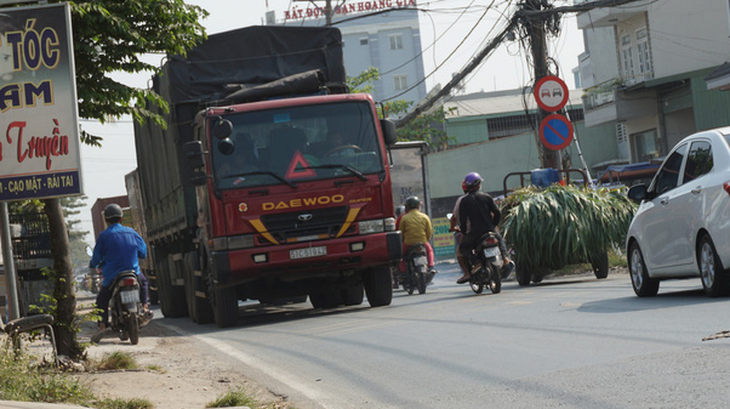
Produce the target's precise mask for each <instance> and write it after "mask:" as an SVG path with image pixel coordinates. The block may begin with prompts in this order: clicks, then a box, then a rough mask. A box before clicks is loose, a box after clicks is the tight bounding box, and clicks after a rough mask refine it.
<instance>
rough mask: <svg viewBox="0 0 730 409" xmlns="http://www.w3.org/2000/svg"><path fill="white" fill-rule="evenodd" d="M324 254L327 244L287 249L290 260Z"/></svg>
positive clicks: (325, 253)
mask: <svg viewBox="0 0 730 409" xmlns="http://www.w3.org/2000/svg"><path fill="white" fill-rule="evenodd" d="M326 255H327V246H317V247H307V248H303V249H296V250H289V258H290V259H292V260H297V259H300V258H309V257H318V256H326Z"/></svg>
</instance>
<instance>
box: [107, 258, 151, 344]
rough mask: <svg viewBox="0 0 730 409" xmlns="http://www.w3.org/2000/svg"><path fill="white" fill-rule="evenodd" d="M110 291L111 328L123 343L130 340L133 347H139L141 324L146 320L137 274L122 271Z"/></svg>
mask: <svg viewBox="0 0 730 409" xmlns="http://www.w3.org/2000/svg"><path fill="white" fill-rule="evenodd" d="M110 289H111V292H112V296H111V299H110V300H109V314H110V315H109V318H110V321H111V328H112V330H113V331H115V332H116V333H117V334H118V335H119V339H121V340H122V341H126V340H129V342H131V343H132V345H137V343H138V342H139V329H140V327H141V326H142V325H141V323H142V321H143V320H145V319H146V317H144V316H143V314H142V302H141V300H140V297H139V280H138V278H137V274H136V273H135V272H134V270H127V271H122V272H121V273H119V275H117V277H116V278H115V279H114V282H113V283H112V285H111V287H110Z"/></svg>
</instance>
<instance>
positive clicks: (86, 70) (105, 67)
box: [51, 0, 208, 146]
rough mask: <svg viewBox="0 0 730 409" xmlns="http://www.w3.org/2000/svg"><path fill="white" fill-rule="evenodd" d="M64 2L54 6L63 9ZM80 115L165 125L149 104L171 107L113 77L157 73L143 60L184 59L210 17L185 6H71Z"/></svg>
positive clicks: (146, 0) (166, 0) (93, 140)
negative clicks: (168, 56) (148, 57)
mask: <svg viewBox="0 0 730 409" xmlns="http://www.w3.org/2000/svg"><path fill="white" fill-rule="evenodd" d="M62 1H63V0H53V1H51V3H60V2H62ZM71 5H72V7H71V13H72V18H73V36H74V55H75V60H76V88H77V90H78V96H79V115H80V116H81V117H82V118H88V119H97V120H99V121H100V122H102V123H103V122H105V121H106V120H107V119H109V118H119V117H121V116H122V115H131V116H132V117H133V118H134V120H135V121H138V122H143V121H145V120H146V119H151V120H153V121H155V122H156V123H158V124H160V125H161V126H165V125H166V124H165V121H164V119H163V118H162V117H161V116H159V115H158V114H156V113H154V112H152V111H149V110H147V109H146V108H145V107H146V106H147V104H146V103H145V102H152V103H153V104H155V105H158V106H160V107H163V109H165V110H166V109H167V108H168V107H167V102H166V101H165V100H164V99H162V98H161V97H160V96H159V95H158V94H157V93H155V92H154V91H152V90H149V89H141V88H135V87H130V86H127V85H125V84H122V83H120V82H118V81H116V80H114V79H113V78H112V77H111V74H113V73H115V72H126V73H139V72H148V71H149V72H154V73H158V72H159V70H160V67H157V66H155V65H151V64H148V63H145V62H144V61H142V60H141V59H140V56H141V55H143V54H150V53H153V54H154V53H158V54H161V55H166V54H179V55H185V54H186V52H187V50H189V49H190V48H192V47H193V46H194V45H195V44H197V43H199V42H200V41H202V40H203V39H205V30H204V28H203V26H202V25H201V24H200V20H201V19H203V18H205V17H207V16H208V12H207V11H205V10H203V9H202V8H200V7H198V6H193V5H188V4H185V3H184V2H183V0H128V1H105V0H92V1H79V2H72V3H71ZM82 141H83V142H85V143H87V144H90V145H97V146H99V145H100V142H101V138H100V137H98V136H93V135H89V134H87V133H86V132H82Z"/></svg>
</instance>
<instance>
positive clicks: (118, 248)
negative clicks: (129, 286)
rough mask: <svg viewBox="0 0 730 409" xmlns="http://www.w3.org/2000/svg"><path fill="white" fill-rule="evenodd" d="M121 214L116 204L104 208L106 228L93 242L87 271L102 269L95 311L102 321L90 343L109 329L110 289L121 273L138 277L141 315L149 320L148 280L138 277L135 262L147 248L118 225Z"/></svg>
mask: <svg viewBox="0 0 730 409" xmlns="http://www.w3.org/2000/svg"><path fill="white" fill-rule="evenodd" d="M123 214H124V213H123V211H122V208H121V206H119V205H118V204H116V203H112V204H109V205H107V206H106V207H105V208H104V219H105V220H106V223H107V225H108V226H109V227H107V229H106V230H104V231H103V232H101V233H100V234H99V237H98V238H97V239H96V245H95V246H94V253H93V255H92V257H91V261H90V262H89V267H91V268H97V267H99V266H101V270H102V272H101V275H102V284H101V290H99V294H97V296H96V308H97V309H99V310H101V320H100V322H99V331H97V333H96V334H94V336H93V337H92V342H98V341H99V340H100V339H101V338H102V337H103V334H104V332H105V330H106V328H108V327H109V300H110V299H111V289H110V287H111V285H112V283H113V282H114V278H115V277H116V276H117V275H119V273H121V272H122V271H127V270H134V271H135V272H136V273H137V276H138V277H139V282H140V287H141V288H140V300H141V301H142V308H143V313H144V314H145V315H147V316H149V307H148V300H147V293H148V286H147V278H146V277H145V276H144V274H141V273H140V271H139V260H138V259H140V258H146V257H147V245H146V244H145V242H144V240H143V239H142V237H141V236H140V235H139V234H138V233H137V232H136V231H134V229H132V228H130V227H125V226H122V225H121V223H120V222H121V220H122V216H123Z"/></svg>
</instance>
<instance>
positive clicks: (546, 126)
mask: <svg viewBox="0 0 730 409" xmlns="http://www.w3.org/2000/svg"><path fill="white" fill-rule="evenodd" d="M540 140H541V141H542V143H543V145H545V147H546V148H548V149H552V150H554V151H559V150H561V149H564V148H565V147H567V146H568V145H570V143H571V142H572V141H573V124H571V123H570V120H568V118H566V117H565V115H560V114H552V115H548V116H546V117H545V119H543V120H542V122H540Z"/></svg>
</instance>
